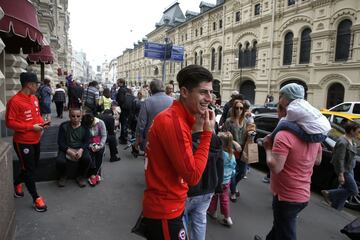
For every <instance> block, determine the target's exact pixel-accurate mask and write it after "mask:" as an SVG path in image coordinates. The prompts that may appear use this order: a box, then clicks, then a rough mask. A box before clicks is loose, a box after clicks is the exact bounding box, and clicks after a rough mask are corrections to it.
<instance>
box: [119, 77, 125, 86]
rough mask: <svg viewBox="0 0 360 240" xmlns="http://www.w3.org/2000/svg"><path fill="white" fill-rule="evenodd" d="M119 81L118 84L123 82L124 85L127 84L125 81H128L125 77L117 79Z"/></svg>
mask: <svg viewBox="0 0 360 240" xmlns="http://www.w3.org/2000/svg"><path fill="white" fill-rule="evenodd" d="M117 83H118V84H120V83H121V84H123V85H125V83H126V81H125V79H123V78H119V79H118V80H117Z"/></svg>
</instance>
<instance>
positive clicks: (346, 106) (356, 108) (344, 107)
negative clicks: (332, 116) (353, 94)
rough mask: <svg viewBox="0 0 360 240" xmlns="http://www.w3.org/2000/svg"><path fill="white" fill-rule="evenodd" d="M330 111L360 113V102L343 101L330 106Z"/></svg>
mask: <svg viewBox="0 0 360 240" xmlns="http://www.w3.org/2000/svg"><path fill="white" fill-rule="evenodd" d="M329 111H333V112H343V113H349V114H355V115H360V102H343V103H340V104H338V105H336V106H334V107H332V108H330V109H329Z"/></svg>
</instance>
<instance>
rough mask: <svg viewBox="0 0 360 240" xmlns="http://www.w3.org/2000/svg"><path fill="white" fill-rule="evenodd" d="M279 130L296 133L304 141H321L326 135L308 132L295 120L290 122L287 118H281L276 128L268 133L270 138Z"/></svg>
mask: <svg viewBox="0 0 360 240" xmlns="http://www.w3.org/2000/svg"><path fill="white" fill-rule="evenodd" d="M281 130H288V131H290V132H292V133H294V134H295V135H297V136H298V137H299V138H301V139H302V140H304V141H305V142H314V143H315V142H322V141H324V140H325V139H326V135H323V134H321V133H319V134H308V133H306V132H305V131H304V130H303V129H302V128H301V127H300V126H299V125H298V124H297V123H296V122H291V121H287V120H282V121H280V122H279V123H278V125H277V126H276V128H275V129H274V130H273V131H272V133H271V134H270V137H271V138H272V139H274V138H275V135H276V134H277V133H278V132H279V131H281Z"/></svg>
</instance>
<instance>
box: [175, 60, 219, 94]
mask: <svg viewBox="0 0 360 240" xmlns="http://www.w3.org/2000/svg"><path fill="white" fill-rule="evenodd" d="M176 80H177V82H178V84H179V88H182V87H185V88H187V89H188V90H192V89H193V88H195V87H197V86H199V84H200V83H201V82H212V81H213V80H214V78H213V75H212V74H211V72H209V70H207V69H206V68H204V67H202V66H199V65H195V64H192V65H189V66H187V67H184V68H183V69H181V70H180V72H179V73H178V74H177V76H176Z"/></svg>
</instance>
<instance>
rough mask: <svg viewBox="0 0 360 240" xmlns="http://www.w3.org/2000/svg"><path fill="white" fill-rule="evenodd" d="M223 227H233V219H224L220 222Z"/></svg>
mask: <svg viewBox="0 0 360 240" xmlns="http://www.w3.org/2000/svg"><path fill="white" fill-rule="evenodd" d="M220 223H221V224H222V225H224V226H227V227H231V226H232V225H233V222H232V220H231V217H228V218H223V219H222V220H221V222H220Z"/></svg>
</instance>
